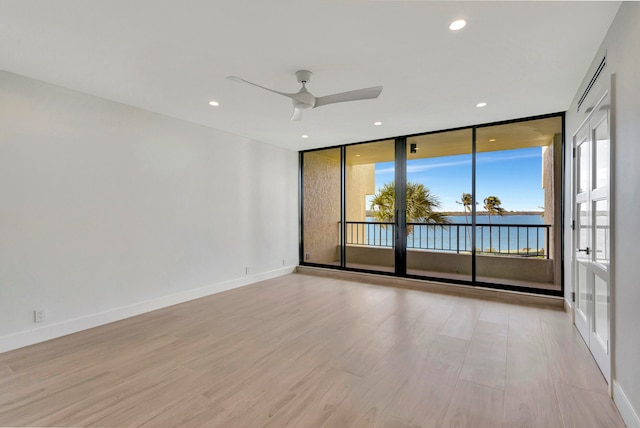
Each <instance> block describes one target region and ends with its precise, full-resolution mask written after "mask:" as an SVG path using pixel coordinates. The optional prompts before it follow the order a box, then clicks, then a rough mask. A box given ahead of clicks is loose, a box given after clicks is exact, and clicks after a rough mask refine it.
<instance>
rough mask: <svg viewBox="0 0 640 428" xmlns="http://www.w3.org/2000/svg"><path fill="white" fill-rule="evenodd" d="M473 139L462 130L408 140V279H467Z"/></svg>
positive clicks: (468, 275)
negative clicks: (424, 277) (417, 277)
mask: <svg viewBox="0 0 640 428" xmlns="http://www.w3.org/2000/svg"><path fill="white" fill-rule="evenodd" d="M472 138H473V135H472V130H471V129H462V130H458V131H450V132H439V133H434V134H427V135H419V136H414V137H409V138H408V139H407V273H409V274H411V275H419V276H428V277H437V278H448V279H457V280H462V281H470V280H471V265H472V260H471V250H472V245H471V242H472V241H471V237H472V233H473V231H472V230H471V229H472V226H471V211H472V210H471V208H472V206H471V170H472V168H471V167H472V155H471V150H472ZM464 195H466V197H465V196H464Z"/></svg>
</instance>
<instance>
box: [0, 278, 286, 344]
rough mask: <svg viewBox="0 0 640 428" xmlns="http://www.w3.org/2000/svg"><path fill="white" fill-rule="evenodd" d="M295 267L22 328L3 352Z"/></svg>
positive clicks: (4, 341) (5, 339) (5, 340)
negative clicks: (31, 327)
mask: <svg viewBox="0 0 640 428" xmlns="http://www.w3.org/2000/svg"><path fill="white" fill-rule="evenodd" d="M295 269H296V267H295V266H288V267H283V268H280V269H276V270H272V271H268V272H262V273H259V274H255V275H247V276H243V277H240V278H236V279H232V280H229V281H223V282H220V283H217V284H212V285H207V286H204V287H200V288H194V289H191V290H185V291H181V292H179V293H175V294H169V295H166V296H159V297H156V298H154V299H151V300H145V301H143V302H138V303H134V304H132V305H127V306H122V307H119V308H114V309H109V310H107V311H104V312H98V313H95V314H90V315H86V316H83V317H80V318H75V319H70V320H65V321H62V322H59V323H55V324H51V325H47V326H43V327H39V328H36V329H33V330H27V331H21V332H19V333H14V334H10V335H7V336H2V337H0V353H2V352H7V351H11V350H13V349H18V348H22V347H24V346H29V345H33V344H35V343H40V342H44V341H46V340H50V339H55V338H56V337H61V336H66V335H67V334H71V333H77V332H79V331H82V330H87V329H89V328H93V327H98V326H100V325H104V324H108V323H111V322H114V321H119V320H122V319H125V318H129V317H133V316H136V315H140V314H144V313H146V312H151V311H155V310H156V309H161V308H166V307H167V306H172V305H176V304H178V303H183V302H187V301H189V300H194V299H198V298H200V297H205V296H209V295H212V294H216V293H220V292H223V291H227V290H232V289H234V288H238V287H243V286H245V285H249V284H253V283H255V282H258V281H264V280H266V279H271V278H276V277H278V276H282V275H286V274H289V273H292V272H294V271H295Z"/></svg>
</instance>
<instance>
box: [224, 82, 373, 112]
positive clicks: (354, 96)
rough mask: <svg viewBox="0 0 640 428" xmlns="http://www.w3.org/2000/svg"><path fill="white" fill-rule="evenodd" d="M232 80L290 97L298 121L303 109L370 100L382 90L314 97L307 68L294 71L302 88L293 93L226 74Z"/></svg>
mask: <svg viewBox="0 0 640 428" xmlns="http://www.w3.org/2000/svg"><path fill="white" fill-rule="evenodd" d="M227 78H228V79H230V80H233V81H234V82H239V83H245V84H248V85H252V86H256V87H258V88H261V89H265V90H267V91H269V92H273V93H275V94H278V95H284V96H285V97H288V98H290V99H291V101H292V104H293V116H292V117H291V120H293V121H299V120H301V119H302V112H303V111H304V110H310V109H313V108H317V107H321V106H324V105H328V104H335V103H343V102H347V101H358V100H370V99H375V98H378V96H380V93H381V92H382V86H373V87H371V88H364V89H356V90H355V91H348V92H340V93H337V94H333V95H327V96H324V97H315V96H313V94H311V93H310V92H309V91H308V90H307V83H309V82H310V81H311V72H310V71H308V70H298V71H296V78H297V79H298V83H300V84H301V85H302V88H300V90H299V91H298V92H296V93H294V94H290V93H286V92H280V91H275V90H273V89H269V88H266V87H264V86H260V85H258V84H256V83H253V82H249V81H248V80H244V79H242V78H240V77H237V76H228V77H227Z"/></svg>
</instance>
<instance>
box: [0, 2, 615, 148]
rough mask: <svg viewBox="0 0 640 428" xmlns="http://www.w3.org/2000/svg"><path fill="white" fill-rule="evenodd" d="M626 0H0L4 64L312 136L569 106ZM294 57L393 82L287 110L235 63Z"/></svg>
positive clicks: (290, 139)
mask: <svg viewBox="0 0 640 428" xmlns="http://www.w3.org/2000/svg"><path fill="white" fill-rule="evenodd" d="M619 5H620V2H596V1H593V2H573V1H569V2H560V1H557V2H537V1H536V2H525V1H518V2H481V1H475V2H455V1H448V2H430V1H384V0H382V1H373V0H268V1H260V0H253V1H246V0H229V1H219V0H180V1H178V0H173V1H160V0H56V1H37V0H0V60H1V61H2V63H0V68H2V69H4V70H6V71H10V72H14V73H18V74H22V75H25V76H28V77H31V78H35V79H39V80H43V81H46V82H50V83H54V84H57V85H61V86H64V87H67V88H71V89H75V90H78V91H82V92H86V93H89V94H93V95H97V96H100V97H104V98H108V99H111V100H115V101H119V102H122V103H126V104H130V105H133V106H136V107H140V108H143V109H146V110H151V111H154V112H158V113H162V114H165V115H168V116H173V117H176V118H180V119H184V120H187V121H191V122H195V123H199V124H202V125H205V126H209V127H212V128H216V129H220V130H224V131H227V132H230V133H233V134H237V135H242V136H246V137H248V138H251V139H255V140H258V141H263V142H267V143H271V144H274V145H277V146H281V147H285V148H289V149H294V150H302V149H307V148H315V147H323V146H330V145H336V144H341V143H349V142H356V141H366V140H373V139H380V138H386V137H393V136H397V135H406V134H412V133H418V132H423V131H431V130H439V129H446V128H452V127H458V126H465V125H471V124H479V123H487V122H493V121H498V120H505V119H511V118H518V117H525V116H532V115H538V114H544V113H551V112H558V111H564V110H566V109H567V108H568V106H569V104H570V102H571V100H572V98H573V96H574V95H575V93H576V91H577V90H578V86H579V85H580V82H581V81H582V79H583V77H584V75H585V72H586V71H587V68H588V67H589V64H590V63H591V61H592V60H593V57H594V55H595V53H596V51H597V49H598V48H599V45H600V43H601V41H602V39H603V38H604V35H605V33H606V31H607V29H608V27H609V25H610V24H611V21H612V20H613V17H614V16H615V13H616V12H617V10H618V7H619ZM459 17H463V18H465V19H467V21H468V25H467V27H466V28H464V29H463V30H461V31H459V32H451V31H450V30H449V29H448V26H449V23H450V22H451V21H453V20H454V19H456V18H459ZM299 69H308V70H311V71H312V72H313V76H312V79H311V83H309V84H308V86H307V87H308V89H309V90H310V92H312V93H313V94H314V95H316V96H323V95H329V94H333V93H336V92H342V91H348V90H353V89H358V88H364V87H369V86H376V85H383V86H384V90H383V92H382V95H380V97H379V98H378V99H377V100H367V101H357V102H352V103H342V104H334V105H329V106H324V107H322V108H319V109H314V110H311V111H306V112H305V113H304V116H303V119H302V121H301V122H291V121H290V120H289V119H290V117H291V113H292V107H291V103H290V101H289V100H288V99H287V98H284V97H281V96H279V95H276V94H273V93H270V92H267V91H262V90H260V89H258V88H255V87H251V86H248V85H242V84H238V83H236V82H233V81H230V80H228V79H226V78H225V77H226V76H229V75H237V76H240V77H242V78H244V79H247V80H250V81H253V82H256V83H258V84H261V85H263V86H267V87H270V88H273V89H276V90H279V91H283V92H296V91H297V90H298V88H299V84H298V83H297V81H296V78H295V76H294V72H295V71H296V70H299ZM211 99H215V100H217V101H219V102H220V106H219V107H210V106H209V105H208V101H209V100H211ZM480 101H485V102H487V103H488V106H487V107H484V108H477V107H476V104H477V103H478V102H480ZM378 120H380V121H382V122H383V125H382V126H373V122H374V121H378ZM302 134H308V135H309V136H310V137H309V138H308V139H302V138H301V135H302Z"/></svg>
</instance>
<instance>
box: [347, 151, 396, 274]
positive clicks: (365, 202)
mask: <svg viewBox="0 0 640 428" xmlns="http://www.w3.org/2000/svg"><path fill="white" fill-rule="evenodd" d="M345 160H346V161H345V177H346V181H345V203H346V209H345V215H346V224H345V232H344V233H345V245H346V248H345V255H346V267H349V268H354V269H366V270H374V271H383V272H395V258H394V254H395V250H394V248H395V242H394V241H395V235H394V234H395V221H396V218H395V203H394V201H395V199H394V198H395V184H394V180H395V179H394V177H395V141H394V140H386V141H379V142H375V143H365V144H354V145H352V146H347V147H346V154H345Z"/></svg>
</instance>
